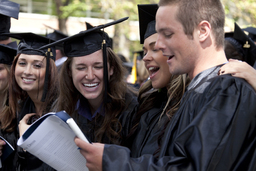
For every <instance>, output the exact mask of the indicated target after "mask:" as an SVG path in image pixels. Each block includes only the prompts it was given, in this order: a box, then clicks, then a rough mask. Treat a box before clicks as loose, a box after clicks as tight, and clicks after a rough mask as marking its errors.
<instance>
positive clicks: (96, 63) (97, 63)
mask: <svg viewBox="0 0 256 171" xmlns="http://www.w3.org/2000/svg"><path fill="white" fill-rule="evenodd" d="M93 64H94V65H99V64H103V62H95V63H93ZM75 65H76V66H78V65H86V64H85V63H77V64H75Z"/></svg>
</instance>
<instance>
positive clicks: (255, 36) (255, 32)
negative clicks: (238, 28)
mask: <svg viewBox="0 0 256 171" xmlns="http://www.w3.org/2000/svg"><path fill="white" fill-rule="evenodd" d="M243 30H244V31H247V32H248V33H249V35H248V36H249V37H251V39H252V40H253V41H254V42H256V28H255V27H247V28H244V29H243Z"/></svg>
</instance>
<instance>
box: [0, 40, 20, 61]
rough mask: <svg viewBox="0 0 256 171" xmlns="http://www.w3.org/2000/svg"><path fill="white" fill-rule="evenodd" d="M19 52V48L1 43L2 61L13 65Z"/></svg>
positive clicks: (0, 54)
mask: <svg viewBox="0 0 256 171" xmlns="http://www.w3.org/2000/svg"><path fill="white" fill-rule="evenodd" d="M16 54H17V50H16V49H14V48H12V47H10V46H7V45H3V44H0V63H1V64H7V65H11V64H12V61H13V59H14V57H15V56H16Z"/></svg>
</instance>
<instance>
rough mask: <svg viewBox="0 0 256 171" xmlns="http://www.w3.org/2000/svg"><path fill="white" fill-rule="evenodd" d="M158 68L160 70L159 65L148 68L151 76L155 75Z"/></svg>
mask: <svg viewBox="0 0 256 171" xmlns="http://www.w3.org/2000/svg"><path fill="white" fill-rule="evenodd" d="M158 70H159V67H149V68H148V71H149V75H150V76H152V75H154V74H155V73H156V72H157V71H158Z"/></svg>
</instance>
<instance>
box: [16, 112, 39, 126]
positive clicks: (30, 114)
mask: <svg viewBox="0 0 256 171" xmlns="http://www.w3.org/2000/svg"><path fill="white" fill-rule="evenodd" d="M33 115H35V113H29V114H26V115H25V116H24V117H23V118H22V119H21V120H20V122H19V123H20V124H21V123H26V124H27V122H28V120H29V118H30V117H31V116H33Z"/></svg>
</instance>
